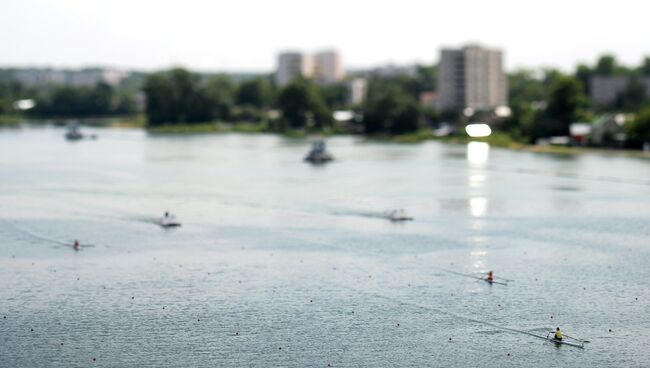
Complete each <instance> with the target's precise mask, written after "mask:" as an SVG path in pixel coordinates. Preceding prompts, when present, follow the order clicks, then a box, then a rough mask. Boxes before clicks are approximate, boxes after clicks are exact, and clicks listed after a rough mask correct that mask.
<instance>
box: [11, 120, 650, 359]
mask: <svg viewBox="0 0 650 368" xmlns="http://www.w3.org/2000/svg"><path fill="white" fill-rule="evenodd" d="M85 132H86V133H93V134H97V136H98V139H96V140H84V141H79V142H68V141H66V140H65V139H64V138H63V134H64V129H63V128H55V127H22V128H19V129H5V130H0V280H1V284H2V287H1V288H0V318H1V319H0V367H88V366H93V367H94V366H97V367H117V366H119V367H161V366H165V367H189V366H192V367H217V366H232V367H235V366H260V367H261V366H264V367H272V366H285V367H327V366H328V365H331V366H333V367H380V366H405V367H406V366H418V367H421V366H441V367H543V366H549V365H553V366H560V367H606V366H620V367H647V366H650V351H649V350H648V345H649V344H650V267H649V266H648V263H649V262H650V222H649V220H650V160H644V159H639V158H626V157H604V156H596V155H580V156H558V155H550V154H534V153H526V152H514V151H509V150H502V149H495V148H490V147H489V146H487V145H486V144H482V143H470V144H468V145H445V144H440V143H436V142H426V143H421V144H413V145H400V144H388V143H377V142H368V141H364V140H362V139H360V138H356V137H333V138H330V139H328V148H329V150H330V151H331V152H332V153H333V154H334V155H335V157H336V158H337V161H335V162H333V163H331V164H328V165H325V166H311V165H309V164H306V163H304V162H303V161H302V158H303V156H304V155H305V154H306V153H307V151H308V150H309V147H310V141H309V140H296V139H288V138H283V137H280V136H275V135H242V134H220V135H183V136H165V135H149V134H147V133H146V132H144V131H142V130H138V129H108V128H95V129H90V128H87V129H86V130H85ZM393 208H405V209H406V210H407V211H408V212H409V214H411V215H412V216H413V217H415V220H414V221H412V222H406V223H391V222H390V221H388V220H387V219H386V218H384V217H383V212H384V211H385V210H388V209H393ZM166 210H169V211H172V212H173V213H175V214H176V215H177V216H178V218H179V220H181V221H182V222H183V226H182V227H180V228H177V229H169V230H165V229H162V228H161V227H159V226H157V225H156V224H155V222H156V220H157V218H158V217H159V216H160V215H161V214H162V213H163V212H164V211H166ZM74 239H79V240H80V242H81V243H82V244H83V245H84V246H83V247H82V249H81V250H80V251H78V252H77V251H74V250H73V249H71V248H70V247H69V246H68V245H66V244H69V243H70V242H72V241H73V240H74ZM444 270H452V271H456V272H461V273H467V274H472V273H480V272H486V271H488V270H495V272H496V276H497V277H499V276H502V277H505V278H509V279H514V280H515V281H513V282H510V283H509V284H508V286H501V285H496V284H495V285H489V284H488V283H486V282H484V281H480V280H475V279H472V278H469V277H463V276H460V275H457V274H454V273H450V272H446V271H444ZM557 326H560V327H561V328H562V329H563V330H564V331H565V333H567V334H569V335H571V336H575V337H580V338H583V339H587V340H590V341H591V342H590V343H588V344H586V345H585V348H584V349H577V348H574V347H571V346H556V345H555V344H552V343H549V342H546V341H544V340H542V339H538V338H535V337H533V336H530V335H526V334H523V333H518V332H515V331H512V330H508V328H510V329H515V330H519V331H525V332H532V333H537V334H542V335H546V334H547V332H548V331H549V330H550V329H552V328H555V327H557ZM450 338H451V340H450Z"/></svg>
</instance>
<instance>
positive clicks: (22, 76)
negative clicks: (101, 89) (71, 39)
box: [14, 68, 129, 87]
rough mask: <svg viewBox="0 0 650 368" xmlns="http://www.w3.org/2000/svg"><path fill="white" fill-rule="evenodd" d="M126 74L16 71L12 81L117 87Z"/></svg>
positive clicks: (85, 71) (123, 72) (42, 70)
mask: <svg viewBox="0 0 650 368" xmlns="http://www.w3.org/2000/svg"><path fill="white" fill-rule="evenodd" d="M128 75H129V73H128V72H125V71H121V70H113V69H82V70H57V69H34V68H31V69H18V70H16V71H15V72H14V79H15V80H17V81H20V82H21V83H23V84H25V85H28V86H36V85H48V84H60V85H71V86H77V87H79V86H93V85H95V84H97V83H99V82H103V83H106V84H110V85H113V86H115V85H118V84H119V83H120V82H121V81H122V79H124V78H126V77H127V76H128Z"/></svg>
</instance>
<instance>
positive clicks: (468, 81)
mask: <svg viewBox="0 0 650 368" xmlns="http://www.w3.org/2000/svg"><path fill="white" fill-rule="evenodd" d="M437 87H438V91H437V96H436V107H437V109H438V110H441V111H443V110H452V109H463V108H467V107H469V108H472V109H475V110H486V109H493V108H496V107H498V106H504V105H507V104H508V87H507V79H506V75H505V73H504V71H503V54H502V52H501V51H500V50H490V49H485V48H482V47H479V46H466V47H463V48H462V49H443V50H442V51H441V52H440V62H439V64H438V84H437Z"/></svg>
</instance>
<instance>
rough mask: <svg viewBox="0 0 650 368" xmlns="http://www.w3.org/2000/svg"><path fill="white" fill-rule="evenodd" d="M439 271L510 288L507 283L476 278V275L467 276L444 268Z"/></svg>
mask: <svg viewBox="0 0 650 368" xmlns="http://www.w3.org/2000/svg"><path fill="white" fill-rule="evenodd" d="M438 269H439V270H440V271H444V272H449V273H453V274H455V275H459V276H464V277H471V278H473V279H477V280H483V281H486V282H489V283H492V284H499V285H503V286H508V284H507V283H505V282H500V281H494V280H493V281H490V280H488V279H487V278H486V277H479V276H474V275H470V274H467V273H461V272H456V271H452V270H447V269H444V268H438Z"/></svg>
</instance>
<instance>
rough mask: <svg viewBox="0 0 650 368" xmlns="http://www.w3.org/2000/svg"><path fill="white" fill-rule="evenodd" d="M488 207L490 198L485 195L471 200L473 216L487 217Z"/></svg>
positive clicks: (470, 207) (470, 209) (470, 206)
mask: <svg viewBox="0 0 650 368" xmlns="http://www.w3.org/2000/svg"><path fill="white" fill-rule="evenodd" d="M487 207H488V200H487V198H485V197H474V198H470V200H469V211H470V213H471V214H472V217H485V215H486V214H487Z"/></svg>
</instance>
